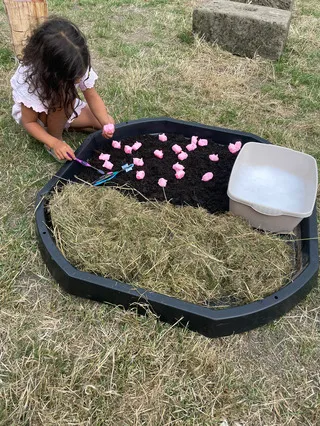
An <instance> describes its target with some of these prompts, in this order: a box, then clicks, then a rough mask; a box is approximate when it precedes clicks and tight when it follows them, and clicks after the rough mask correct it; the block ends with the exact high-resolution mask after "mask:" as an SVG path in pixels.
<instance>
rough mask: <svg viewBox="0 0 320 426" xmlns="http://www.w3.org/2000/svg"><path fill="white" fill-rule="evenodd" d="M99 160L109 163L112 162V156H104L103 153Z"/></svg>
mask: <svg viewBox="0 0 320 426" xmlns="http://www.w3.org/2000/svg"><path fill="white" fill-rule="evenodd" d="M99 160H103V161H109V160H110V154H103V153H101V154H100V155H99Z"/></svg>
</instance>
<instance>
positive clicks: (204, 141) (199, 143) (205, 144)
mask: <svg viewBox="0 0 320 426" xmlns="http://www.w3.org/2000/svg"><path fill="white" fill-rule="evenodd" d="M198 145H199V146H207V145H208V140H207V139H199V140H198Z"/></svg>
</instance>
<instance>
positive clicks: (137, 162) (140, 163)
mask: <svg viewBox="0 0 320 426" xmlns="http://www.w3.org/2000/svg"><path fill="white" fill-rule="evenodd" d="M133 164H134V165H135V166H138V167H142V166H143V165H144V161H143V159H142V158H134V159H133Z"/></svg>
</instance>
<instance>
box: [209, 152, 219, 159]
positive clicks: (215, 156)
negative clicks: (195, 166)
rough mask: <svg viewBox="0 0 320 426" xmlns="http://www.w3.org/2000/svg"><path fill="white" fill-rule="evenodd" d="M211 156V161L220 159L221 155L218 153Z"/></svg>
mask: <svg viewBox="0 0 320 426" xmlns="http://www.w3.org/2000/svg"><path fill="white" fill-rule="evenodd" d="M209 158H210V160H211V161H219V155H218V154H211V155H209Z"/></svg>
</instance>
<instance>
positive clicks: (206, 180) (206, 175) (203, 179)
mask: <svg viewBox="0 0 320 426" xmlns="http://www.w3.org/2000/svg"><path fill="white" fill-rule="evenodd" d="M212 178H213V173H211V172H208V173H205V174H204V175H203V176H202V179H201V180H202V181H203V182H208V180H211V179H212Z"/></svg>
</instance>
